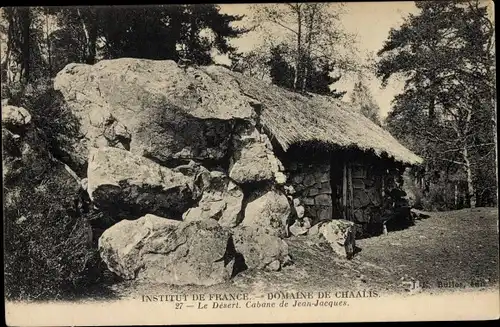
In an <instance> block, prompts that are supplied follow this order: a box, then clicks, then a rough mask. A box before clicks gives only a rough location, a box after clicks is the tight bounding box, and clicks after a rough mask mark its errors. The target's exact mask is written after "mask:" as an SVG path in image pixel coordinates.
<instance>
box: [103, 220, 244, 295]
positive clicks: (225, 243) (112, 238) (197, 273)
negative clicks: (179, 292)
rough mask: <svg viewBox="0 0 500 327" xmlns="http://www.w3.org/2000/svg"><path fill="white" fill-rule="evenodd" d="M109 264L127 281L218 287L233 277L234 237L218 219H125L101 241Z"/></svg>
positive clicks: (107, 231)
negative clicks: (184, 220) (216, 285)
mask: <svg viewBox="0 0 500 327" xmlns="http://www.w3.org/2000/svg"><path fill="white" fill-rule="evenodd" d="M99 249H100V253H101V256H102V258H103V260H104V261H105V262H106V263H107V265H108V267H109V268H110V270H112V271H114V272H115V273H117V274H118V275H120V276H122V277H123V278H126V279H138V280H147V281H148V282H153V283H168V284H173V285H189V284H191V285H206V286H208V285H213V284H218V283H222V282H225V281H227V280H229V279H230V278H231V276H232V274H233V266H234V261H235V250H234V246H233V244H232V239H231V234H230V233H229V231H228V230H226V229H224V228H223V227H222V226H220V225H219V224H218V223H217V222H216V221H215V220H213V219H207V220H202V221H201V220H200V221H194V222H182V223H179V222H177V221H172V220H170V219H166V218H161V217H155V216H150V215H149V216H145V217H142V218H140V219H138V220H135V221H125V220H123V221H121V222H119V223H118V224H116V225H115V226H113V227H111V228H110V229H108V230H106V232H104V234H103V235H102V236H101V238H100V240H99Z"/></svg>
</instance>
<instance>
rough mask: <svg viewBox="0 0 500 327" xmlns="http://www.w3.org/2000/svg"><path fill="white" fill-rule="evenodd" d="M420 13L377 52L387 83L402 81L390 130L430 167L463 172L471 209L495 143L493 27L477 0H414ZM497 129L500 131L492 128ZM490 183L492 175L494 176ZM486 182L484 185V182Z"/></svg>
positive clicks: (379, 65) (485, 10) (381, 74)
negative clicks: (399, 78) (449, 167)
mask: <svg viewBox="0 0 500 327" xmlns="http://www.w3.org/2000/svg"><path fill="white" fill-rule="evenodd" d="M416 5H417V7H418V8H419V9H420V10H421V12H420V13H419V14H417V15H410V16H409V17H408V18H407V19H406V20H405V22H404V23H403V25H402V26H401V27H399V28H398V29H392V30H391V31H390V33H389V38H388V40H387V41H386V42H385V44H384V46H383V48H382V49H381V50H380V51H379V53H378V54H379V55H380V56H381V60H380V61H379V62H378V67H377V75H378V76H379V77H381V78H382V81H383V82H384V83H387V81H388V79H389V78H391V77H392V76H393V75H400V76H403V77H404V78H405V81H406V83H405V88H404V92H403V93H402V94H401V95H399V96H397V97H396V98H395V100H394V108H393V111H392V112H391V113H390V115H389V117H388V126H389V128H390V129H391V130H392V131H393V132H394V133H395V134H396V135H398V136H399V137H401V138H402V139H403V140H404V141H406V142H407V144H408V145H409V146H410V147H412V148H414V149H415V150H416V151H417V152H419V153H420V154H421V155H423V156H424V157H425V158H426V159H427V168H428V170H430V171H432V170H437V171H443V170H444V169H445V167H444V166H446V165H449V164H452V165H453V168H454V169H455V170H457V169H459V170H462V171H463V173H464V175H465V180H466V182H467V190H466V192H467V196H468V198H469V202H470V206H471V207H474V206H475V205H476V203H477V201H478V194H480V193H481V192H478V190H477V187H479V185H478V183H477V175H478V174H479V173H478V170H481V168H480V167H481V166H482V165H481V162H482V161H483V159H484V158H483V155H481V154H479V152H478V151H479V149H480V151H483V148H484V149H487V148H488V147H489V149H490V151H486V153H488V152H491V149H492V147H493V145H494V140H493V138H492V136H493V134H494V133H492V129H490V128H487V129H485V128H484V126H488V125H489V126H491V125H490V124H491V123H490V121H491V119H492V118H493V120H495V121H496V113H495V110H494V87H493V84H494V82H493V80H492V76H493V74H492V72H493V71H494V60H493V58H494V56H493V51H492V44H493V40H492V36H493V32H494V28H493V24H492V23H491V21H490V20H489V19H488V12H487V8H486V7H484V6H481V5H480V4H479V2H477V1H469V2H456V1H426V2H417V4H416ZM495 133H496V130H495ZM489 180H491V179H489ZM481 187H484V186H481Z"/></svg>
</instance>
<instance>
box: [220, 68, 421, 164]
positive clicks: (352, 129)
mask: <svg viewBox="0 0 500 327" xmlns="http://www.w3.org/2000/svg"><path fill="white" fill-rule="evenodd" d="M226 73H227V74H231V75H232V77H233V78H235V79H236V81H237V82H238V84H239V87H240V89H241V90H242V92H243V93H244V94H245V95H247V96H249V97H251V98H254V99H255V100H256V101H257V102H259V103H261V104H262V112H261V124H262V125H263V126H264V128H266V129H267V131H268V132H269V134H271V135H272V136H273V137H274V138H275V139H276V141H277V142H278V143H279V144H280V146H281V147H282V148H283V150H284V151H286V150H287V149H288V148H289V147H290V146H291V145H296V144H311V143H316V142H318V143H321V144H323V145H325V146H330V147H334V148H354V149H359V150H361V151H370V152H373V153H375V154H376V155H378V156H385V155H386V156H388V157H389V158H392V159H394V160H395V161H398V162H401V163H404V164H410V165H416V164H420V163H421V162H422V158H420V157H419V156H417V155H416V154H414V153H413V152H411V151H410V150H408V149H407V148H406V147H404V146H403V145H401V143H399V142H398V141H397V140H396V139H395V138H394V137H393V136H392V135H391V134H390V133H389V132H387V131H386V130H384V129H383V128H382V127H380V126H378V125H376V124H375V123H373V122H372V121H371V120H369V119H368V118H366V117H365V116H363V115H362V114H360V113H358V112H356V111H355V110H353V109H352V108H350V106H349V104H347V103H345V102H342V101H339V100H334V99H330V98H328V97H326V96H320V95H312V94H308V95H302V94H298V93H295V92H291V91H288V90H286V89H283V88H280V87H277V86H275V85H268V84H266V83H264V82H262V81H260V80H257V79H254V78H250V77H248V76H243V75H241V74H239V73H234V72H226Z"/></svg>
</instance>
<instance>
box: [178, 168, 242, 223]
mask: <svg viewBox="0 0 500 327" xmlns="http://www.w3.org/2000/svg"><path fill="white" fill-rule="evenodd" d="M242 202H243V192H242V190H241V188H240V187H239V186H238V185H236V184H235V183H233V182H232V181H231V180H230V179H229V178H228V177H227V176H226V175H225V174H224V173H222V172H219V171H212V172H210V178H209V182H208V185H206V188H205V190H204V191H203V195H202V197H201V200H200V202H199V203H198V206H197V207H194V208H190V209H188V210H187V211H186V212H185V213H184V214H183V215H182V217H183V220H185V221H192V220H198V219H210V218H212V219H215V220H217V221H218V222H219V224H220V225H221V226H225V227H235V226H236V225H238V223H239V222H240V219H241V215H240V212H241V205H242Z"/></svg>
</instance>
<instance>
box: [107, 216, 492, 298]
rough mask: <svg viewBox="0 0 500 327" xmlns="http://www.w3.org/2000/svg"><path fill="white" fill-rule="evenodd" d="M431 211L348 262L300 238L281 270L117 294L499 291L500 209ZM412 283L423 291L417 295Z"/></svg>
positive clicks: (362, 243) (136, 287) (120, 286)
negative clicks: (209, 283)
mask: <svg viewBox="0 0 500 327" xmlns="http://www.w3.org/2000/svg"><path fill="white" fill-rule="evenodd" d="M428 214H429V218H427V219H423V220H417V221H416V224H415V225H414V226H411V227H409V228H407V229H404V230H400V231H393V232H389V234H387V235H381V236H377V237H371V238H367V239H362V240H357V246H358V247H359V248H361V251H360V252H359V253H357V255H356V256H355V257H354V258H353V259H352V260H349V261H348V260H346V259H341V258H339V257H337V256H336V255H335V254H333V252H332V251H331V249H330V248H329V246H328V245H327V244H316V243H314V242H312V241H310V240H309V239H308V238H307V237H305V236H302V237H293V238H289V239H287V243H288V244H289V246H290V254H291V256H292V258H293V260H294V264H293V265H291V266H287V267H284V268H283V269H282V270H281V271H280V272H265V271H245V272H242V273H240V274H239V275H237V276H236V277H234V279H233V280H232V281H231V282H228V283H226V284H221V285H216V286H212V287H199V286H182V287H180V286H169V285H150V284H144V283H138V282H133V281H132V282H121V283H117V284H114V285H112V286H111V290H112V292H113V293H114V295H115V296H117V297H119V298H129V297H133V298H135V297H138V296H141V294H172V293H194V292H200V293H210V292H249V293H254V294H256V293H257V294H258V293H261V294H264V293H266V292H269V291H288V292H291V291H299V290H300V291H306V290H310V291H313V290H330V291H337V290H356V291H357V290H376V291H378V292H379V293H382V294H392V293H409V292H429V293H436V292H442V291H462V290H466V289H468V290H471V289H474V290H480V289H485V288H490V287H498V269H499V259H498V210H497V209H496V208H477V209H464V210H458V211H448V212H436V213H428ZM411 281H414V282H413V283H412V282H411ZM416 281H418V283H416ZM412 285H413V286H416V288H415V289H414V290H412V291H410V289H411V288H412Z"/></svg>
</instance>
